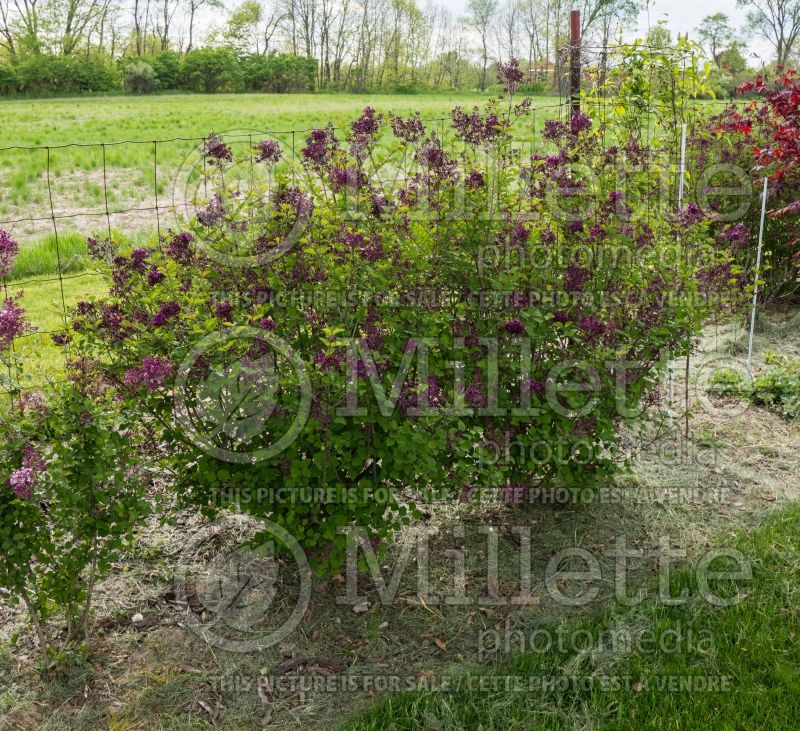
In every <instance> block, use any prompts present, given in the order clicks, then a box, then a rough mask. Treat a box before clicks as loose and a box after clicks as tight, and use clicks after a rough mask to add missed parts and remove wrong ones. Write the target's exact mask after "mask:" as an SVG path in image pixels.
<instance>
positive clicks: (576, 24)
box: [569, 10, 581, 114]
mask: <svg viewBox="0 0 800 731" xmlns="http://www.w3.org/2000/svg"><path fill="white" fill-rule="evenodd" d="M569 45H570V69H569V98H570V108H571V109H572V114H577V113H578V112H580V111H581V11H580V10H571V11H570V14H569Z"/></svg>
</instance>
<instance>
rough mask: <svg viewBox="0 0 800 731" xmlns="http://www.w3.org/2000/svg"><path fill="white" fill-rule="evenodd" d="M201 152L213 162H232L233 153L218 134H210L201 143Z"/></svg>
mask: <svg viewBox="0 0 800 731" xmlns="http://www.w3.org/2000/svg"><path fill="white" fill-rule="evenodd" d="M203 154H204V155H205V156H206V157H207V158H210V159H211V160H213V161H214V162H215V163H218V164H221V163H223V162H232V161H233V153H232V152H231V148H230V147H228V146H227V145H226V144H225V140H223V139H222V137H220V136H219V135H214V134H212V135H210V136H209V137H208V138H207V139H206V141H205V143H204V144H203Z"/></svg>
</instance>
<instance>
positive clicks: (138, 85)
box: [122, 61, 159, 94]
mask: <svg viewBox="0 0 800 731" xmlns="http://www.w3.org/2000/svg"><path fill="white" fill-rule="evenodd" d="M122 77H123V80H124V83H125V90H126V91H130V92H132V93H134V94H150V93H152V92H154V91H156V90H157V89H158V85H159V84H158V76H157V75H156V72H155V70H154V69H153V67H152V66H151V65H150V64H149V63H147V62H146V61H134V62H133V63H128V64H125V66H123V68H122Z"/></svg>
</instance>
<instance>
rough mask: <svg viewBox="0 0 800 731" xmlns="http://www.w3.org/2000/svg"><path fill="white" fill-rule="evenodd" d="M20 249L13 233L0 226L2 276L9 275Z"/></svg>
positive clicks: (0, 267)
mask: <svg viewBox="0 0 800 731" xmlns="http://www.w3.org/2000/svg"><path fill="white" fill-rule="evenodd" d="M18 251H19V246H18V244H17V242H16V241H15V240H14V239H13V238H11V234H10V233H8V231H6V230H4V229H2V228H0V277H5V276H7V275H8V273H9V272H10V271H11V267H12V266H13V264H14V259H15V258H16V256H17V252H18Z"/></svg>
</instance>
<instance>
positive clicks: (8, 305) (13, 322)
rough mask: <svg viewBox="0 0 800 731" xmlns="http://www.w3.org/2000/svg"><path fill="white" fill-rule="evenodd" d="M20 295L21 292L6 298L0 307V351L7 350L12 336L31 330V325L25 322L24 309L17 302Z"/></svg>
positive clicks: (18, 335) (12, 338)
mask: <svg viewBox="0 0 800 731" xmlns="http://www.w3.org/2000/svg"><path fill="white" fill-rule="evenodd" d="M21 295H22V292H20V293H19V294H17V296H16V297H8V298H6V300H5V302H3V306H2V307H0V352H2V351H4V350H8V349H9V348H10V347H11V343H13V342H14V338H18V337H20V336H21V335H24V334H25V333H26V332H29V331H31V330H33V327H31V326H30V325H29V324H28V323H26V322H25V310H23V309H22V307H20V306H19V304H17V300H18V299H19V298H20V297H21Z"/></svg>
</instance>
